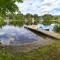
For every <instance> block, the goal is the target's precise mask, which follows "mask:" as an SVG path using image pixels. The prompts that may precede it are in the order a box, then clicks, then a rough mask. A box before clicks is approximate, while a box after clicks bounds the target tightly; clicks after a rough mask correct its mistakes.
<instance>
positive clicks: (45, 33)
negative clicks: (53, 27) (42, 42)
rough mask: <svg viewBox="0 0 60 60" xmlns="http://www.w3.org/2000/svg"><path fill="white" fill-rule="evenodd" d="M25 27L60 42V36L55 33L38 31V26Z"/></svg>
mask: <svg viewBox="0 0 60 60" xmlns="http://www.w3.org/2000/svg"><path fill="white" fill-rule="evenodd" d="M24 27H25V28H28V29H31V30H34V31H36V32H39V33H42V34H44V35H47V36H50V37H52V38H55V39H58V40H60V34H58V33H55V32H49V31H46V30H41V29H37V26H36V25H29V26H24Z"/></svg>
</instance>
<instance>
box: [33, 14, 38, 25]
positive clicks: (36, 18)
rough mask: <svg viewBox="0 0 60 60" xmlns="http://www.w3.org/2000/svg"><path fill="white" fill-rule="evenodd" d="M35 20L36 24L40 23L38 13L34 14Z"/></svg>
mask: <svg viewBox="0 0 60 60" xmlns="http://www.w3.org/2000/svg"><path fill="white" fill-rule="evenodd" d="M34 20H35V24H37V23H39V16H38V15H37V14H34Z"/></svg>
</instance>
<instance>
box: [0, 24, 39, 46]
mask: <svg viewBox="0 0 60 60" xmlns="http://www.w3.org/2000/svg"><path fill="white" fill-rule="evenodd" d="M37 40H39V37H38V36H37V35H36V34H34V33H32V32H31V31H29V30H27V29H25V28H23V27H18V26H12V25H5V26H3V27H2V28H0V41H1V42H2V44H7V45H8V44H20V43H21V44H22V43H30V42H33V41H37Z"/></svg>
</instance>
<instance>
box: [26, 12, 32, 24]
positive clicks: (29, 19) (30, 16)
mask: <svg viewBox="0 0 60 60" xmlns="http://www.w3.org/2000/svg"><path fill="white" fill-rule="evenodd" d="M32 17H33V15H31V14H29V13H28V14H26V16H25V18H26V19H27V24H32Z"/></svg>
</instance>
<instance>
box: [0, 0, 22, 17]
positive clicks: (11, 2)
mask: <svg viewBox="0 0 60 60" xmlns="http://www.w3.org/2000/svg"><path fill="white" fill-rule="evenodd" d="M19 1H22V0H0V15H1V16H3V15H6V13H9V12H10V13H14V12H15V11H17V10H18V7H17V5H16V4H15V2H19Z"/></svg>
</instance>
